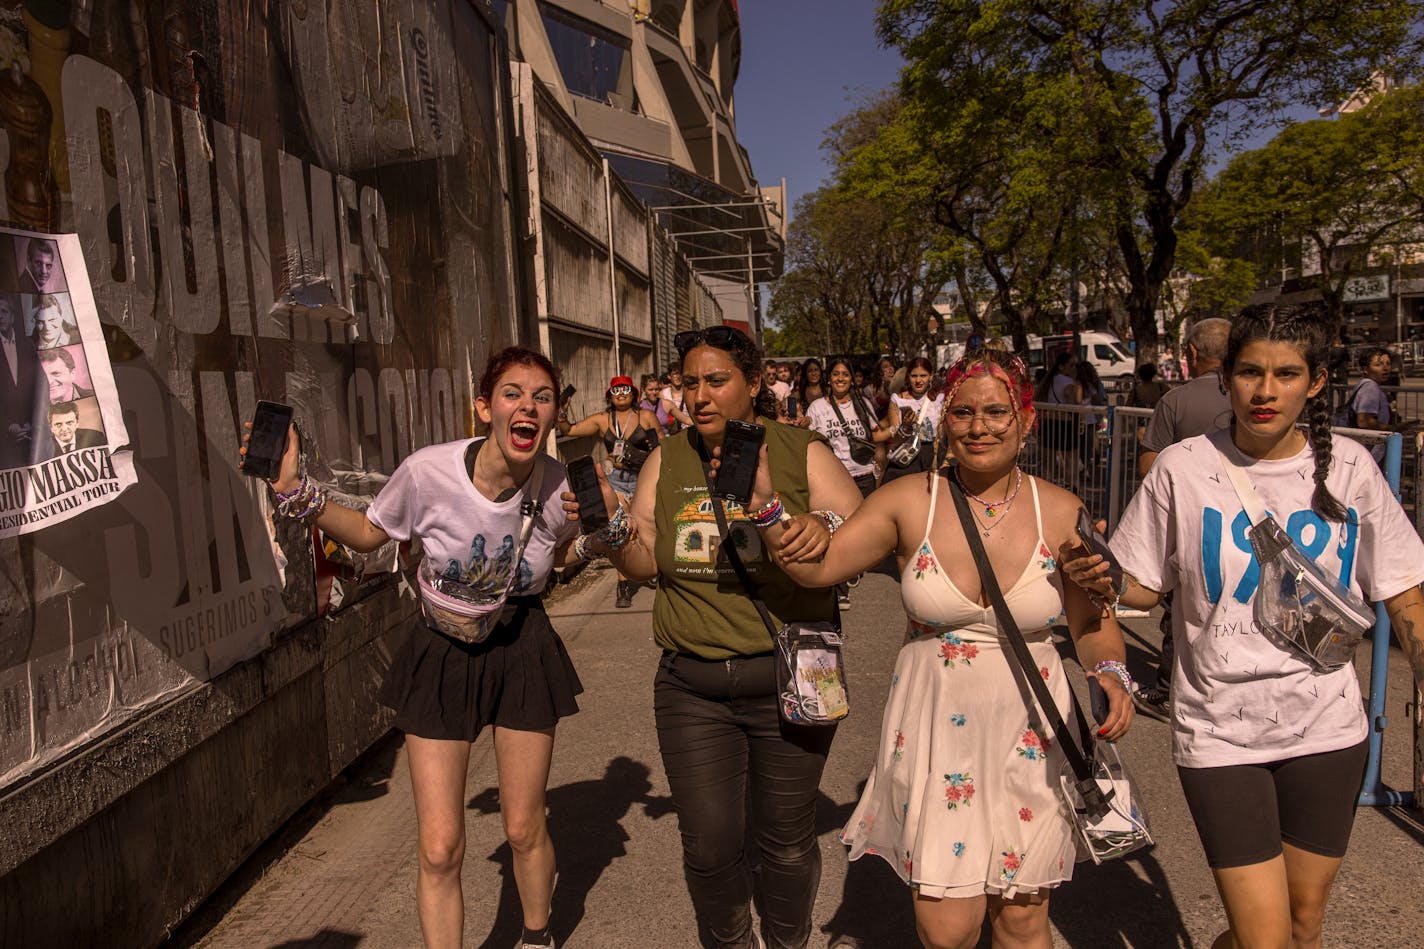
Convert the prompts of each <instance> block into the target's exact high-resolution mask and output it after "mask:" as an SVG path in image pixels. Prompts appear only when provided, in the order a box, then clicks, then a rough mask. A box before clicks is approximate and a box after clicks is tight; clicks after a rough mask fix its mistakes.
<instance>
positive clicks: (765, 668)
mask: <svg viewBox="0 0 1424 949" xmlns="http://www.w3.org/2000/svg"><path fill="white" fill-rule="evenodd" d="M673 342H674V346H675V347H676V348H677V351H678V353H679V354H680V356H681V359H682V370H683V372H684V373H685V374H686V380H687V404H688V407H689V408H690V409H691V410H692V415H693V419H694V420H695V423H696V424H695V427H694V428H692V429H689V430H687V431H685V432H680V433H678V434H677V435H674V436H672V437H671V438H669V439H668V440H667V441H665V442H663V443H662V444H661V445H659V446H658V448H657V450H656V451H654V452H653V456H652V458H650V459H649V462H648V466H647V472H646V473H645V474H644V475H643V477H642V478H641V479H639V482H638V491H637V493H636V494H635V495H634V497H633V505H632V509H631V511H628V512H622V511H620V509H619V506H618V499H617V498H616V497H615V496H614V495H613V493H612V492H611V491H610V490H608V489H607V488H605V490H604V492H603V496H604V503H605V504H606V505H607V507H608V511H609V513H610V514H612V515H613V516H614V518H615V519H616V520H622V521H623V522H624V523H625V524H628V525H629V526H630V527H631V532H630V533H625V534H623V535H622V540H621V541H620V542H619V543H618V545H617V546H616V547H611V546H609V545H607V544H604V543H603V542H599V543H597V544H596V545H595V547H594V550H595V551H596V552H600V553H603V552H606V553H607V554H608V556H609V557H610V559H612V560H613V562H614V563H615V564H616V565H617V566H618V568H619V569H620V570H623V571H625V572H626V573H627V574H628V575H629V576H632V577H634V578H636V579H639V580H653V579H656V580H657V599H656V600H655V602H654V605H653V638H654V641H655V642H656V643H657V644H658V646H660V647H661V648H662V650H663V654H662V658H661V660H660V661H659V662H658V670H657V675H656V677H655V678H654V680H653V702H654V713H655V716H656V721H657V730H658V747H659V749H660V750H661V752H662V758H663V767H664V769H665V770H666V772H667V777H668V786H669V788H670V790H671V793H672V799H673V805H674V806H675V807H676V809H677V817H678V826H679V827H680V829H681V831H682V856H683V866H684V868H685V871H686V877H687V887H688V890H689V892H690V894H691V896H692V905H693V908H694V910H695V911H696V913H697V921H698V924H699V928H701V929H702V930H704V932H705V933H706V935H707V936H708V937H710V943H711V945H712V946H715V947H717V949H757V947H761V946H763V945H766V946H769V947H771V949H805V946H806V944H807V942H808V941H809V939H810V937H811V910H812V907H813V904H814V903H815V899H816V889H817V886H818V884H819V882H820V877H821V850H820V846H819V844H818V842H817V840H816V800H817V797H818V789H819V786H820V782H821V772H822V770H823V769H824V768H825V764H826V755H827V753H828V752H829V751H830V746H831V741H832V739H833V738H834V736H835V733H836V729H835V728H834V727H807V726H795V725H788V724H786V723H784V722H782V721H781V720H780V711H779V708H780V696H779V690H778V688H777V681H776V660H775V657H774V656H773V654H772V650H773V648H774V646H773V643H772V639H771V634H770V632H769V631H768V630H767V628H766V625H765V624H764V623H763V622H762V619H761V616H760V614H759V613H758V612H757V609H756V607H755V605H754V604H753V601H752V599H751V596H750V594H749V593H748V592H747V590H746V589H745V588H744V587H743V586H742V584H741V583H740V582H739V580H738V578H737V575H736V573H735V572H734V571H733V569H732V568H731V566H730V565H729V564H728V562H727V559H726V555H725V553H721V554H719V551H721V550H722V548H724V547H727V546H728V545H731V546H732V549H735V550H737V551H739V552H740V557H741V559H742V561H743V563H744V564H745V565H746V568H747V572H748V573H749V574H750V576H751V579H752V582H753V583H754V585H755V586H756V588H757V590H758V591H759V593H760V597H761V599H762V601H763V602H764V603H765V605H766V607H767V609H768V610H769V611H770V612H771V614H772V616H773V617H774V622H776V623H786V622H791V621H826V620H830V619H831V618H832V617H833V616H834V614H835V602H834V600H833V599H832V598H831V595H830V591H829V590H802V589H801V588H799V587H797V586H796V585H795V584H794V583H793V582H792V581H791V579H790V578H789V577H787V576H786V574H785V573H783V572H782V570H781V568H780V567H779V566H778V565H777V563H776V562H775V561H774V560H773V559H772V558H771V555H770V553H769V552H768V551H767V549H766V547H765V545H764V544H763V543H762V541H761V538H760V537H759V536H758V534H757V530H756V528H755V527H753V526H752V524H751V523H750V521H749V520H748V519H747V511H748V510H750V509H749V508H748V509H745V510H744V509H743V508H741V507H740V506H736V505H730V504H729V505H727V508H726V517H727V520H728V521H729V526H728V528H727V533H728V535H729V536H727V537H726V538H725V540H724V539H723V538H722V530H721V528H720V526H719V524H718V523H717V521H716V519H714V517H713V513H712V512H713V507H712V506H713V505H714V504H721V503H723V502H721V501H718V500H716V499H714V498H712V497H711V496H710V493H709V491H708V485H707V473H706V470H707V468H709V467H710V466H711V462H712V459H713V455H714V452H715V450H716V449H717V448H718V447H720V445H721V444H722V437H723V433H724V432H725V430H726V426H727V423H728V421H730V420H732V419H737V420H740V421H744V422H760V423H763V424H765V426H766V436H765V437H766V446H767V447H766V449H765V451H766V453H767V454H766V456H765V457H767V458H768V459H769V463H770V465H771V468H772V471H773V472H774V473H775V476H776V478H777V483H778V485H779V486H780V487H781V499H782V502H783V503H784V505H785V507H786V510H787V512H788V514H789V515H790V521H791V525H792V526H791V528H790V529H789V531H788V533H790V534H791V535H792V540H791V541H790V542H789V545H790V546H791V548H792V549H791V553H790V555H791V556H798V555H799V556H806V557H810V558H812V559H816V558H819V557H820V555H821V554H822V553H823V552H824V551H825V549H826V546H827V545H828V544H829V542H830V532H831V529H832V526H833V525H834V526H836V527H838V526H839V525H840V523H841V520H842V519H843V518H844V517H845V516H848V515H849V514H850V513H851V512H852V511H854V510H855V509H856V507H858V506H859V505H860V492H858V491H857V490H856V488H855V485H854V484H853V483H852V482H851V480H850V477H849V476H848V475H847V474H846V472H845V469H844V468H843V467H841V465H840V464H839V463H838V462H837V461H836V458H835V456H834V455H833V454H831V451H830V449H829V448H827V447H826V443H825V440H824V439H823V438H822V437H821V436H819V435H816V434H813V433H811V432H808V431H805V430H803V429H799V428H795V427H794V426H790V425H781V424H779V423H777V422H774V421H771V420H770V419H769V417H768V412H769V411H770V410H771V406H770V405H768V404H767V402H769V400H768V399H764V398H761V396H762V395H763V393H762V392H761V386H762V372H761V354H760V353H759V352H758V351H757V347H756V344H754V343H753V342H752V341H751V340H750V339H748V338H747V336H746V335H745V334H744V333H742V332H741V331H740V330H737V329H735V328H733V327H730V326H712V327H708V328H706V329H702V330H689V331H687V332H683V333H679V334H678V335H677V336H676V337H675V339H674V341H673ZM564 501H565V504H564V508H565V510H566V511H568V512H569V516H570V517H577V516H578V504H577V502H576V501H575V499H574V497H573V495H572V494H566V495H565V496H564ZM615 512H616V513H615ZM748 821H750V825H751V826H750V828H748ZM749 829H750V832H751V833H750V835H749V834H748V830H749ZM749 836H750V840H751V842H752V843H751V845H752V846H753V847H755V848H756V849H757V850H758V851H759V852H760V862H759V867H758V868H757V870H756V872H755V873H753V872H752V868H751V865H750V861H748V859H747V857H748V853H747V849H748V842H749ZM754 894H755V904H756V906H757V909H758V911H759V912H760V914H761V932H760V933H758V932H757V929H756V927H755V926H754V925H753V921H752V914H751V908H752V903H753V895H754ZM763 939H764V940H765V942H764V943H763ZM644 943H645V944H647V945H649V946H664V945H666V944H667V943H666V940H663V939H660V938H658V937H657V935H656V934H655V933H653V934H650V935H649V936H648V938H646V939H645V940H644Z"/></svg>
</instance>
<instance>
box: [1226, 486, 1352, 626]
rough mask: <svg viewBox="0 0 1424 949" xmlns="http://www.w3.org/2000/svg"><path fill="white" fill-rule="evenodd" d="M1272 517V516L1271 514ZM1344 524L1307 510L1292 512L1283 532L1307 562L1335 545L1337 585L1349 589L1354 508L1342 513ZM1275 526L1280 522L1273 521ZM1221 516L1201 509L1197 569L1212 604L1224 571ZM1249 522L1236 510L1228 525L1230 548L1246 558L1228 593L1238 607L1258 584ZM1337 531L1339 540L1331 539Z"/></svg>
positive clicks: (1243, 513)
mask: <svg viewBox="0 0 1424 949" xmlns="http://www.w3.org/2000/svg"><path fill="white" fill-rule="evenodd" d="M1271 514H1272V516H1273V517H1276V515H1275V512H1271ZM1346 515H1347V516H1346V518H1345V523H1343V524H1334V523H1332V522H1330V521H1327V520H1326V519H1325V518H1323V517H1321V516H1320V515H1319V514H1317V513H1315V511H1313V510H1311V509H1310V508H1305V509H1303V510H1297V511H1293V512H1292V513H1291V515H1290V516H1289V517H1287V518H1285V530H1286V533H1287V534H1289V535H1290V539H1291V540H1293V541H1294V542H1295V545H1296V547H1297V549H1299V550H1300V552H1301V553H1303V554H1305V555H1306V556H1307V557H1309V558H1310V559H1311V560H1319V559H1320V555H1321V554H1323V553H1325V552H1326V551H1327V550H1329V549H1330V545H1331V543H1332V541H1333V542H1334V544H1335V556H1336V557H1338V558H1339V559H1340V573H1339V577H1338V579H1339V581H1340V583H1341V585H1342V586H1346V587H1348V586H1349V585H1350V578H1351V577H1352V576H1353V575H1354V568H1355V546H1356V544H1357V543H1358V542H1359V537H1360V515H1359V512H1357V511H1356V510H1355V509H1354V508H1347V509H1346ZM1276 521H1277V523H1280V518H1279V517H1276ZM1224 523H1225V515H1224V514H1223V513H1222V511H1220V510H1219V509H1217V508H1215V507H1211V506H1209V505H1208V506H1204V507H1202V509H1201V525H1202V529H1201V567H1202V582H1203V583H1204V584H1205V586H1206V596H1207V599H1208V600H1209V601H1210V602H1212V603H1219V602H1220V601H1221V594H1222V588H1223V587H1224V586H1225V583H1226V571H1225V569H1224V568H1223V566H1222V564H1223V562H1224V561H1225V559H1226V553H1227V550H1226V548H1225V547H1224V544H1225V538H1224V537H1223V532H1222V525H1223V524H1224ZM1250 531H1251V518H1250V517H1248V516H1247V515H1246V512H1245V511H1243V510H1240V509H1239V508H1238V509H1237V510H1236V511H1235V517H1234V518H1233V519H1232V521H1231V541H1230V542H1231V544H1232V546H1234V547H1235V549H1236V550H1238V551H1240V552H1241V553H1243V554H1246V555H1247V556H1248V557H1250V562H1249V563H1247V565H1246V569H1245V571H1244V572H1243V573H1242V575H1241V579H1240V581H1239V582H1238V583H1237V584H1236V586H1235V588H1234V589H1233V590H1232V591H1231V595H1232V597H1233V598H1234V599H1235V600H1236V602H1238V603H1249V602H1251V597H1252V596H1253V595H1254V594H1255V593H1256V586H1257V584H1259V583H1260V582H1261V564H1260V562H1259V561H1257V560H1256V553H1255V551H1254V550H1253V549H1252V548H1251V537H1250ZM1337 531H1338V533H1339V538H1338V540H1336V539H1335V538H1334V535H1335V533H1336V532H1337Z"/></svg>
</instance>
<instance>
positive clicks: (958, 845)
mask: <svg viewBox="0 0 1424 949" xmlns="http://www.w3.org/2000/svg"><path fill="white" fill-rule="evenodd" d="M954 855H955V856H956V857H962V856H964V841H962V840H956V841H955V842H954Z"/></svg>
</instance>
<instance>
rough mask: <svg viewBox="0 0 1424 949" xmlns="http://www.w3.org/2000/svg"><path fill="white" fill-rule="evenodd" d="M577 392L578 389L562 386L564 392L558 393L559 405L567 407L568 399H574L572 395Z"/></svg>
mask: <svg viewBox="0 0 1424 949" xmlns="http://www.w3.org/2000/svg"><path fill="white" fill-rule="evenodd" d="M577 391H578V389H576V388H574V387H573V386H571V385H568V386H564V391H563V392H561V393H559V404H560V405H568V404H569V399H572V398H573V397H574V393H575V392H577Z"/></svg>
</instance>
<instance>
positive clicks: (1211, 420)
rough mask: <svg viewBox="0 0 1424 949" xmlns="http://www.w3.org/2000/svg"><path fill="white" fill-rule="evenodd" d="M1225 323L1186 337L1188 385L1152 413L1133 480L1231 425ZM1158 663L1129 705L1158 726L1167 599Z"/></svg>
mask: <svg viewBox="0 0 1424 949" xmlns="http://www.w3.org/2000/svg"><path fill="white" fill-rule="evenodd" d="M1230 336H1231V322H1230V321H1229V320H1221V319H1210V320H1201V321H1200V322H1198V323H1197V324H1196V325H1194V326H1193V327H1192V330H1191V333H1190V334H1188V336H1187V375H1188V377H1189V381H1187V382H1185V383H1183V384H1182V385H1179V386H1177V387H1176V388H1175V389H1172V390H1171V391H1169V392H1167V393H1166V394H1165V395H1163V396H1162V398H1161V399H1160V400H1158V402H1157V405H1156V407H1155V408H1153V409H1152V418H1151V419H1149V420H1148V422H1147V431H1146V433H1145V434H1144V435H1143V436H1142V444H1141V446H1140V447H1139V448H1138V453H1137V474H1138V475H1139V476H1140V477H1143V478H1145V477H1147V472H1148V470H1149V469H1151V467H1152V462H1153V461H1154V460H1155V459H1156V458H1157V456H1158V455H1159V454H1161V453H1162V451H1163V450H1164V449H1166V448H1167V446H1168V445H1175V444H1176V443H1177V442H1179V441H1182V440H1184V439H1187V438H1192V437H1193V436H1196V435H1206V434H1207V433H1209V432H1214V431H1217V430H1218V429H1221V428H1225V427H1227V426H1228V425H1230V424H1231V400H1230V399H1229V398H1228V397H1227V395H1226V385H1225V383H1224V382H1223V381H1222V378H1221V363H1222V361H1223V360H1224V359H1226V343H1227V340H1228V339H1229V338H1230ZM1160 629H1161V630H1162V658H1161V660H1160V661H1159V662H1158V665H1157V677H1156V680H1155V681H1154V682H1153V684H1151V685H1147V686H1138V688H1137V691H1135V692H1134V693H1133V695H1132V701H1133V703H1134V704H1135V705H1136V706H1137V708H1138V710H1139V711H1140V712H1142V714H1144V715H1146V716H1148V717H1149V718H1155V719H1157V720H1158V721H1160V722H1170V721H1171V720H1172V659H1173V656H1174V655H1175V650H1174V648H1173V645H1172V599H1171V594H1170V593H1169V594H1168V595H1167V596H1164V597H1163V598H1162V622H1161V624H1160Z"/></svg>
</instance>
